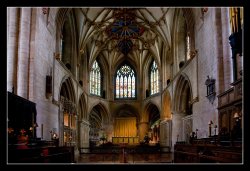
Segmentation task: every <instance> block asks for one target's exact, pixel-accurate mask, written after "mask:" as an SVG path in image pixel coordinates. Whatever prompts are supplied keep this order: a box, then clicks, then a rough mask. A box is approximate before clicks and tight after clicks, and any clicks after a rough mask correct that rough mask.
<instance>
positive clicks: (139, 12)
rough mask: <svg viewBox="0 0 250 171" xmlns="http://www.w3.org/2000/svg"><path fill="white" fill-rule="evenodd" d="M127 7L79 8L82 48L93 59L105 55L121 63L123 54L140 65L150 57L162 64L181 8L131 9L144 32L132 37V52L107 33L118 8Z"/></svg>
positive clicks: (78, 25) (77, 10)
mask: <svg viewBox="0 0 250 171" xmlns="http://www.w3.org/2000/svg"><path fill="white" fill-rule="evenodd" d="M119 10H120V11H122V10H124V8H96V7H95V8H75V9H74V15H75V17H76V25H77V29H78V32H79V47H80V50H81V51H83V52H86V51H87V53H88V56H89V57H90V61H92V60H94V59H95V58H96V57H97V56H98V55H100V54H102V56H104V57H105V58H106V59H107V60H108V61H109V62H111V63H112V64H114V65H115V64H117V63H118V61H120V60H121V59H122V58H123V57H127V58H130V59H131V60H133V61H134V62H135V63H136V64H137V63H138V62H140V61H143V60H144V59H145V58H147V57H149V56H153V57H154V58H155V59H156V60H157V62H158V63H160V56H162V54H163V53H164V52H163V51H164V50H165V51H166V50H167V49H169V48H170V47H171V42H172V36H171V32H172V29H173V21H174V14H175V13H176V11H178V10H180V9H178V8H159V7H158V8H129V10H132V11H133V17H134V21H133V22H136V24H137V25H139V26H140V27H143V29H144V32H143V34H142V35H141V36H139V37H137V38H135V39H131V41H132V44H133V45H132V46H133V47H132V48H131V50H130V51H129V53H128V54H124V53H122V52H121V50H119V48H118V46H117V44H118V43H119V40H115V39H112V37H110V36H109V35H108V34H107V31H106V30H107V28H108V27H110V25H112V24H113V23H114V22H115V21H116V19H117V18H115V16H116V15H115V12H114V11H119Z"/></svg>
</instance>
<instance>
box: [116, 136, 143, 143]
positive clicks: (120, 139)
mask: <svg viewBox="0 0 250 171" xmlns="http://www.w3.org/2000/svg"><path fill="white" fill-rule="evenodd" d="M112 143H113V144H124V143H125V144H126V143H127V144H139V137H112Z"/></svg>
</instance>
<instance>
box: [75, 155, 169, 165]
mask: <svg viewBox="0 0 250 171" xmlns="http://www.w3.org/2000/svg"><path fill="white" fill-rule="evenodd" d="M172 160H173V158H172V153H161V154H80V155H79V156H78V157H76V162H77V163H83V164H87V163H90V164H91V163H97V164H98V163H99V164H103V163H107V164H126V163H127V164H139V163H172Z"/></svg>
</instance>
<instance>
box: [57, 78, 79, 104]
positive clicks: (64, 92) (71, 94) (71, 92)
mask: <svg viewBox="0 0 250 171" xmlns="http://www.w3.org/2000/svg"><path fill="white" fill-rule="evenodd" d="M60 96H64V97H65V98H67V99H68V100H70V101H72V102H73V103H75V104H76V95H75V89H74V85H73V81H72V79H71V78H70V77H69V76H64V77H63V79H62V81H61V85H60V94H59V99H60Z"/></svg>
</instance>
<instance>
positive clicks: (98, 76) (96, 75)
mask: <svg viewBox="0 0 250 171" xmlns="http://www.w3.org/2000/svg"><path fill="white" fill-rule="evenodd" d="M101 84H102V71H101V68H100V65H99V63H98V61H96V60H95V61H94V62H93V65H92V67H91V69H90V74H89V92H90V94H93V95H97V96H101V90H102V86H101Z"/></svg>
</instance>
